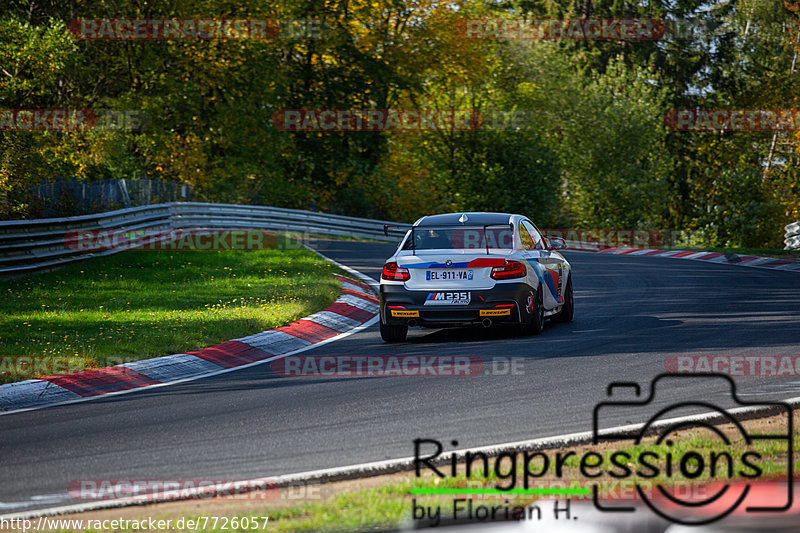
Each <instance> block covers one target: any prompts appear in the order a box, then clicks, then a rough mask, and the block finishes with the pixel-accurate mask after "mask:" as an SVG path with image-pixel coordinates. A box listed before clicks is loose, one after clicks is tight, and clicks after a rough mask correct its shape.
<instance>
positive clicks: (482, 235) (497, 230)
mask: <svg viewBox="0 0 800 533" xmlns="http://www.w3.org/2000/svg"><path fill="white" fill-rule="evenodd" d="M487 241H488V248H489V249H490V250H491V249H511V248H512V247H513V241H514V233H513V231H512V229H511V227H510V226H509V227H490V228H486V229H485V230H484V228H482V227H475V228H469V227H467V228H465V227H455V228H453V227H442V228H435V227H433V228H432V227H421V228H414V231H413V240H412V239H411V238H409V239H408V240H407V241H406V243H405V244H404V245H403V250H486V248H487Z"/></svg>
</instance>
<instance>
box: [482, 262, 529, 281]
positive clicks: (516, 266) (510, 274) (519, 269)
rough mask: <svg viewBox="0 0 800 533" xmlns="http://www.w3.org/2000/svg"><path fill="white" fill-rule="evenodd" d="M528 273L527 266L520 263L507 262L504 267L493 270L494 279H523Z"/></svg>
mask: <svg viewBox="0 0 800 533" xmlns="http://www.w3.org/2000/svg"><path fill="white" fill-rule="evenodd" d="M527 273H528V271H527V270H525V265H523V264H522V263H520V262H519V261H506V263H505V264H504V265H503V266H498V267H494V268H492V274H491V277H492V279H514V278H523V277H525V275H526V274H527Z"/></svg>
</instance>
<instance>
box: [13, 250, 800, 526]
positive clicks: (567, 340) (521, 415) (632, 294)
mask: <svg viewBox="0 0 800 533" xmlns="http://www.w3.org/2000/svg"><path fill="white" fill-rule="evenodd" d="M316 246H317V248H318V249H319V250H320V251H321V252H322V253H324V254H326V255H328V256H329V257H331V258H333V259H335V260H337V261H339V262H341V263H344V264H346V265H348V266H351V267H353V268H355V269H358V270H360V271H361V272H363V273H365V274H367V275H369V276H371V277H373V278H377V277H378V276H379V273H380V268H381V265H382V264H383V260H384V259H385V258H386V257H388V256H389V255H391V253H392V252H393V249H394V247H393V246H391V245H385V244H377V243H353V242H342V241H320V242H318V243H317V244H316ZM566 256H567V258H568V259H569V260H570V262H571V263H572V264H573V268H574V288H575V305H576V312H575V320H574V322H572V323H570V324H548V325H547V327H546V329H545V331H544V333H543V334H542V335H541V336H538V337H519V336H515V334H514V333H512V332H509V331H503V330H498V331H495V330H485V329H483V328H477V329H459V330H420V329H416V330H412V331H411V332H410V334H409V341H408V342H407V343H405V344H401V345H386V344H384V343H383V342H382V341H381V339H380V336H379V334H378V329H377V326H373V327H370V328H368V329H367V330H365V331H362V332H360V333H357V334H354V335H351V336H349V337H346V338H344V339H342V340H339V341H336V342H332V343H329V344H325V345H322V346H320V347H317V348H315V349H313V350H311V351H309V352H306V354H331V355H403V354H415V355H426V356H428V355H476V356H480V357H482V358H483V359H484V360H486V361H490V360H491V358H492V357H505V358H509V357H516V358H522V362H521V367H520V368H521V370H520V371H518V372H516V373H513V374H512V373H502V374H495V375H481V376H478V377H469V378H465V377H459V378H444V377H441V378H433V377H425V378H420V377H402V378H400V377H392V378H338V379H337V378H285V377H278V376H276V375H274V374H273V373H272V372H271V370H270V364H269V363H267V364H264V365H259V366H255V367H251V368H246V369H242V370H239V371H235V372H230V373H227V374H222V375H218V376H215V377H211V378H205V379H200V380H196V381H193V382H188V383H182V384H177V385H172V386H167V387H161V388H156V389H150V390H144V391H141V392H135V393H132V394H125V395H121V396H115V397H107V398H102V399H98V400H96V401H89V402H84V403H78V404H73V405H65V406H59V407H53V408H47V409H41V410H38V411H31V412H24V413H18V414H10V415H5V416H0V479H2V480H4V483H2V484H0V502H2V503H1V504H0V514H3V513H11V512H17V511H23V510H30V509H34V508H37V507H48V506H55V505H65V504H70V503H78V502H75V501H72V500H70V499H69V497H68V496H67V494H66V488H67V485H68V483H69V482H70V481H72V480H79V479H139V480H142V479H220V480H221V479H250V478H255V477H268V476H272V475H278V474H285V473H292V472H302V471H307V470H313V469H319V468H327V467H334V466H344V465H351V464H357V463H362V462H368V461H377V460H382V459H390V458H397V457H407V456H410V455H413V445H412V440H413V439H415V438H418V437H428V438H438V439H440V440H443V441H450V440H452V439H457V440H458V441H459V443H460V444H459V447H471V446H478V445H484V444H494V443H503V442H510V441H516V440H525V439H533V438H539V437H547V436H552V435H559V434H564V433H571V432H577V431H586V430H590V429H591V420H592V418H591V416H592V408H593V406H594V404H595V403H596V402H598V401H600V400H602V399H604V398H605V392H606V386H607V385H608V383H609V382H612V381H619V380H633V381H638V382H639V383H641V384H642V385H643V386H644V385H646V384H647V383H648V382H649V381H650V380H651V379H652V377H653V376H655V375H657V374H658V373H660V372H663V371H664V363H665V360H666V359H667V358H668V357H669V356H671V355H676V354H679V355H685V354H696V355H697V354H731V355H797V354H800V275H798V274H797V273H791V272H780V271H766V270H758V269H752V268H743V267H736V266H728V265H715V264H707V263H702V262H697V261H686V260H676V259H665V258H658V257H629V256H614V255H602V254H592V253H583V252H567V253H566ZM487 366H488V367H490V368H491V365H487ZM737 385H738V388H739V391H740V393H741V396H742V397H744V398H747V399H748V400H751V401H755V400H766V399H784V398H791V397H797V396H800V377H784V378H778V377H767V378H754V377H747V378H740V379H738V380H737ZM699 390H702V397H703V399H705V400H707V401H712V402H715V403H718V404H719V405H722V406H725V407H730V406H733V405H734V404H733V402H732V400H731V399H730V396H729V395H727V394H726V393H725V388H724V387H723V386H717V384H715V385H712V386H707V387H704V388H702V389H698V387H697V385H696V383H695V384H692V383H689V382H686V383H685V382H683V381H680V382H675V383H670V386H669V387H666V388H665V389H664V390H661V391H660V393H663V395H661V394H660V395H659V400H663V401H665V402H666V401H674V400H684V399H686V398H687V397H691V396H693V395H694V396H697V394H698V391H699ZM643 421H644V419H643V418H642V419H634V418H632V417H631V416H630V413H627V414H625V415H623V414H622V413H620V414H619V415H617V416H616V418H614V417H613V416H612V419H611V422H613V423H615V424H617V423H620V424H621V423H628V422H643Z"/></svg>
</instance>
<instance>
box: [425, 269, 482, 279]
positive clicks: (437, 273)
mask: <svg viewBox="0 0 800 533" xmlns="http://www.w3.org/2000/svg"><path fill="white" fill-rule="evenodd" d="M425 279H426V280H427V281H469V280H471V279H472V270H427V271H425Z"/></svg>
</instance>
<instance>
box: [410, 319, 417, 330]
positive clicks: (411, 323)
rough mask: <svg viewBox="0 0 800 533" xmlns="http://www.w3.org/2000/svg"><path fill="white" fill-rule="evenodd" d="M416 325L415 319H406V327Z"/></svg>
mask: <svg viewBox="0 0 800 533" xmlns="http://www.w3.org/2000/svg"><path fill="white" fill-rule="evenodd" d="M416 325H417V321H416V319H413V318H412V319H411V320H409V321H408V327H410V328H413V327H414V326H416Z"/></svg>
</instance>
